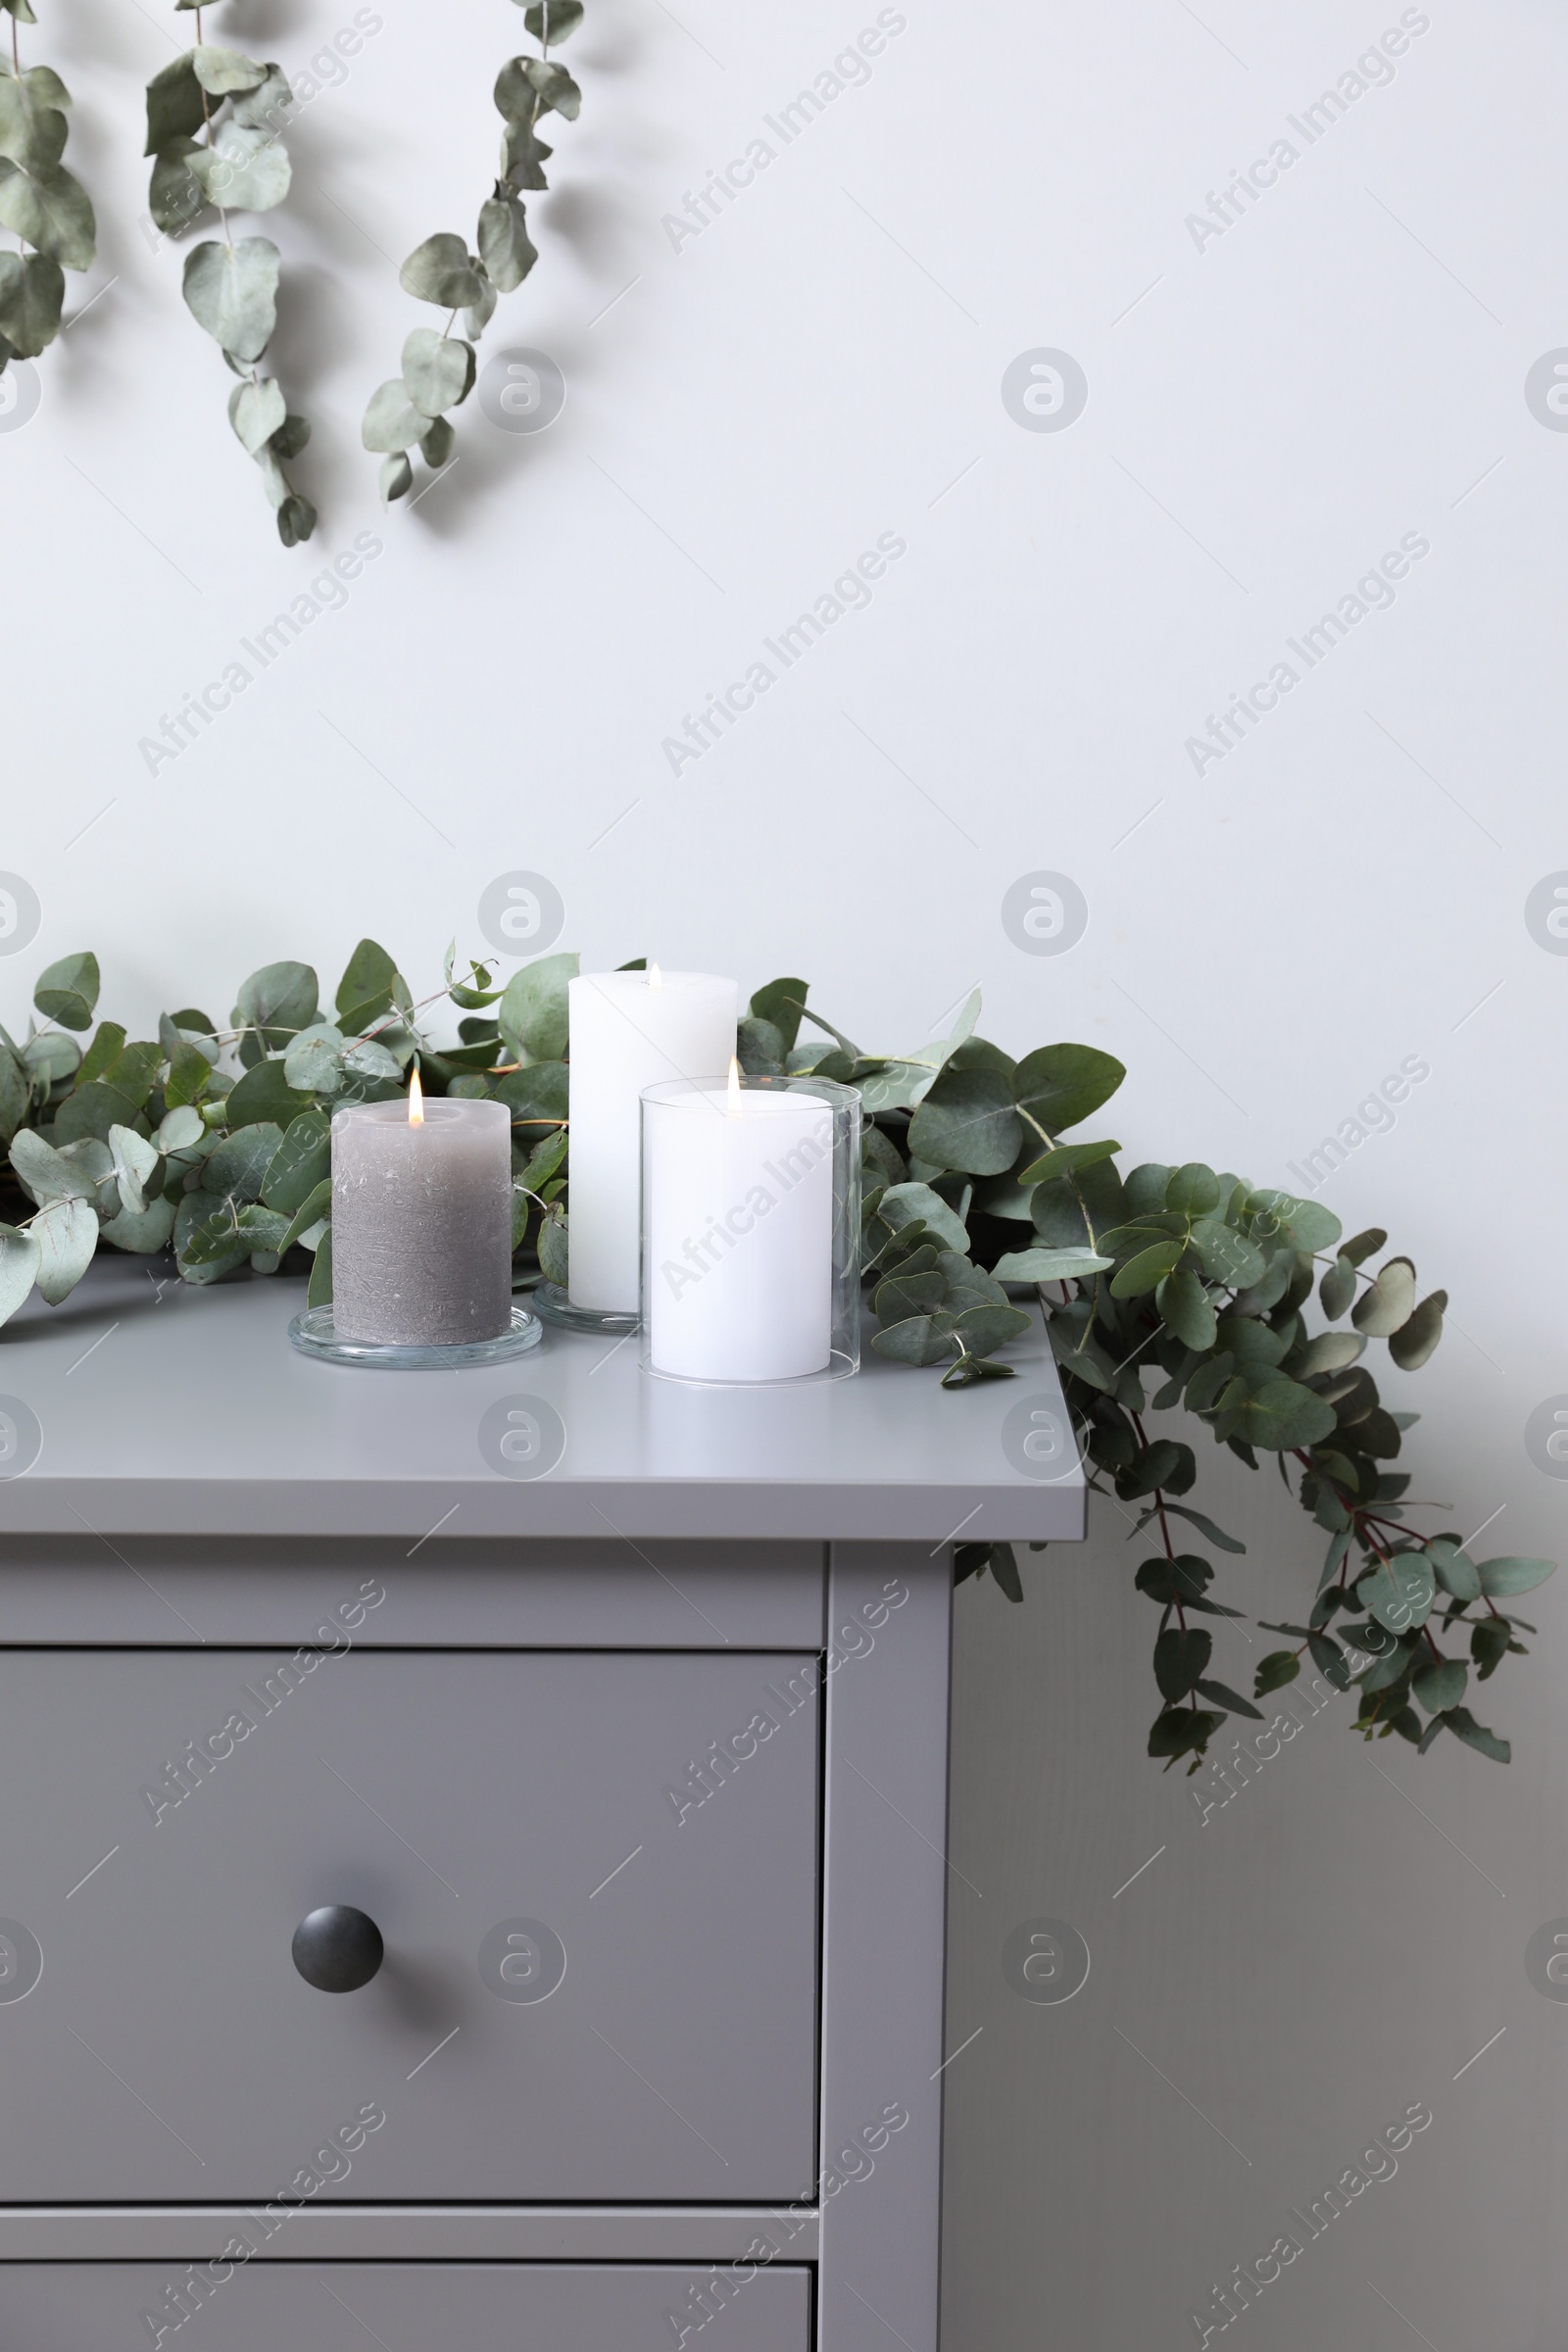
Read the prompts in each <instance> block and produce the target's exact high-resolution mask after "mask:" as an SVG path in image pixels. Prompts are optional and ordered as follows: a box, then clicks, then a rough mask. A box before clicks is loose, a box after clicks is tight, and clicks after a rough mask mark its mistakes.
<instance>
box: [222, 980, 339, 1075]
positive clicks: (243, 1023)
mask: <svg viewBox="0 0 1568 2352" xmlns="http://www.w3.org/2000/svg"><path fill="white" fill-rule="evenodd" d="M319 1002H320V990H319V983H318V981H317V977H316V974H315V972H314V971H313V970H312V969H311V967H310V965H309V964H308V963H269V964H264V965H263V967H262V969H261V970H260V971H259V972H252V974H251V976H250V978H249V979H248V980H246V981H245V982H244V983H243V985H242V986H241V988H240V991H239V996H238V999H237V1001H236V1003H235V1005H234V1010H233V1013H232V1015H231V1016H230V1017H231V1019H232V1020H233V1023H234V1026H235V1028H236V1029H243V1030H245V1031H246V1032H247V1033H248V1034H247V1035H246V1036H245V1037H244V1038H243V1039H242V1040H241V1043H240V1059H241V1060H242V1061H243V1062H244V1063H245V1065H246V1067H247V1069H248V1068H249V1067H250V1066H251V1065H252V1063H254V1062H257V1061H260V1060H261V1058H262V1056H263V1054H270V1053H272V1052H274V1051H275V1050H276V1049H278V1048H279V1047H282V1046H285V1045H286V1044H287V1043H288V1041H289V1039H290V1038H291V1037H293V1036H295V1035H296V1034H297V1033H298V1032H299V1031H300V1030H301V1029H308V1028H309V1027H310V1025H311V1023H312V1022H313V1021H314V1020H315V1019H316V1015H317V1007H318V1005H319ZM247 1049H249V1050H248V1051H247Z"/></svg>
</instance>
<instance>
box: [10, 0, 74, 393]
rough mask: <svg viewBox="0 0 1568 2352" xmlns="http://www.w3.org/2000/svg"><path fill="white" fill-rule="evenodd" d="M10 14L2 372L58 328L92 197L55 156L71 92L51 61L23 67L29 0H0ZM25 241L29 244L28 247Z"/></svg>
mask: <svg viewBox="0 0 1568 2352" xmlns="http://www.w3.org/2000/svg"><path fill="white" fill-rule="evenodd" d="M0 8H3V9H5V10H6V12H7V13H8V14H9V16H10V18H11V55H10V58H9V59H5V58H0V225H3V226H5V227H6V228H9V229H11V230H13V231H14V232H15V234H16V235H17V236H18V237H20V238H21V240H22V246H23V250H22V251H21V252H20V253H0V372H3V371H4V369H5V368H6V367H7V366H8V365H9V363H10V362H11V361H12V360H35V359H36V358H37V356H38V354H39V353H40V352H41V351H43V350H44V349H46V347H47V346H48V345H49V344H51V343H52V342H53V341H54V339H55V336H56V335H57V334H58V333H59V331H60V312H61V307H62V305H63V303H64V302H65V298H66V280H65V275H64V271H65V270H90V269H91V267H92V260H93V253H94V250H95V240H96V223H95V222H94V221H93V212H92V201H91V199H90V197H89V196H88V194H87V191H86V189H85V188H84V187H83V186H82V184H81V182H80V180H79V179H77V178H76V177H75V176H74V175H73V173H72V172H68V171H67V170H66V167H65V165H64V164H63V163H62V162H61V161H60V158H61V156H62V155H63V154H64V152H65V146H66V135H67V123H66V117H65V111H64V110H65V109H66V108H67V107H68V106H69V105H70V104H71V92H70V91H69V90H68V89H67V88H66V85H65V83H64V82H63V81H62V80H61V78H60V76H59V74H58V73H55V72H54V71H53V70H52V68H50V67H48V66H29V67H28V68H27V70H26V71H25V73H24V71H23V66H22V56H21V51H20V48H19V45H18V40H17V25H18V24H19V23H20V24H23V25H35V24H36V23H37V21H38V20H37V18H36V17H35V16H34V15H33V13H32V9H31V7H30V5H29V0H0ZM29 247H30V249H31V250H30V251H29V250H28V248H29Z"/></svg>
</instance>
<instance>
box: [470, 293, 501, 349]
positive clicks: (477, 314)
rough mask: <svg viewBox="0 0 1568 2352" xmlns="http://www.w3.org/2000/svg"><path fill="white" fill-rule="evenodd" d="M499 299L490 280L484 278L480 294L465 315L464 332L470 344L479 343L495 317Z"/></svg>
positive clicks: (474, 298)
mask: <svg viewBox="0 0 1568 2352" xmlns="http://www.w3.org/2000/svg"><path fill="white" fill-rule="evenodd" d="M499 299H500V298H499V296H498V295H497V293H496V290H495V288H494V286H493V285H492V284H491V283H490V280H489V279H488V278H487V277H482V278H481V282H480V286H479V291H478V293H477V294H475V295H474V297H473V299H472V300H471V301H470V302H469V303H468V304H467V305H466V308H465V310H464V313H463V331H464V333H465V334H466V336H467V337H468V339H469V340H470V342H474V343H477V341H478V340H479V337H480V336H481V335H482V334H483V333H484V330H485V328H486V327H487V326H488V325H489V323H490V321H491V319H493V318H494V317H495V311H496V303H497V301H498V300H499Z"/></svg>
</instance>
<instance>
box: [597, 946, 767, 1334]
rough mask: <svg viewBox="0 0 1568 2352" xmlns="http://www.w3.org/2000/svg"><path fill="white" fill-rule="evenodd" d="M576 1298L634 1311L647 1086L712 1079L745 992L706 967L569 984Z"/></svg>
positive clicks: (723, 1063)
mask: <svg viewBox="0 0 1568 2352" xmlns="http://www.w3.org/2000/svg"><path fill="white" fill-rule="evenodd" d="M566 995H567V999H568V1004H569V1020H570V1034H571V1042H570V1047H569V1054H570V1087H569V1103H568V1121H569V1126H568V1133H569V1136H570V1143H571V1158H570V1175H571V1186H570V1194H569V1214H568V1218H567V1231H568V1236H569V1245H568V1246H569V1256H568V1264H567V1289H568V1292H569V1295H570V1299H571V1303H572V1305H573V1306H585V1307H592V1308H594V1309H596V1310H597V1311H598V1312H600V1313H609V1314H627V1315H634V1314H636V1312H637V1232H638V1226H637V1207H638V1203H637V1168H638V1154H639V1150H640V1137H639V1130H638V1119H639V1112H640V1098H641V1096H642V1091H643V1089H644V1087H648V1086H658V1085H660V1084H661V1083H662V1081H664V1080H667V1079H674V1078H707V1077H711V1076H712V1075H713V1074H714V1073H715V1072H717V1071H721V1070H724V1069H727V1068H728V1066H729V1063H730V1060H731V1058H732V1056H733V1054H734V1052H735V1016H736V1007H737V1000H738V991H737V988H736V984H735V982H734V981H733V980H723V979H719V978H717V977H716V976H714V975H713V974H711V973H709V972H661V970H660V969H659V966H658V965H657V964H652V965H650V967H649V969H648V970H647V971H646V972H585V973H584V974H583V975H582V976H581V978H579V979H576V980H572V981H570V982H568V983H567V988H566Z"/></svg>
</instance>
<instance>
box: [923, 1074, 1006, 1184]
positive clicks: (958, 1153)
mask: <svg viewBox="0 0 1568 2352" xmlns="http://www.w3.org/2000/svg"><path fill="white" fill-rule="evenodd" d="M1022 1141H1023V1124H1022V1121H1021V1120H1020V1119H1019V1117H1018V1114H1017V1112H1016V1110H1015V1109H1014V1108H1013V1106H1012V1089H1011V1087H1010V1085H1009V1084H1008V1083H1007V1081H1006V1080H1005V1079H1004V1078H1003V1077H1002V1076H1000V1074H998V1073H997V1072H995V1071H991V1070H944V1071H943V1072H942V1073H941V1075H940V1076H939V1077H938V1078H936V1079H935V1080H934V1082H933V1083H932V1085H931V1087H930V1088H929V1089H928V1091H927V1092H926V1094H925V1096H924V1098H923V1100H922V1102H921V1103H920V1105H919V1108H918V1109H917V1110H916V1111H915V1114H914V1116H913V1118H912V1119H911V1120H910V1121H909V1151H910V1152H911V1154H912V1155H913V1156H914V1157H915V1158H917V1159H923V1160H925V1161H927V1162H928V1163H929V1164H931V1165H932V1166H935V1167H939V1168H956V1169H957V1170H959V1171H960V1172H961V1173H963V1174H965V1175H970V1176H1000V1175H1001V1174H1002V1173H1003V1172H1004V1171H1005V1169H1007V1168H1010V1167H1011V1165H1012V1163H1013V1161H1014V1159H1015V1158H1016V1157H1017V1155H1018V1150H1019V1146H1020V1145H1021V1143H1022Z"/></svg>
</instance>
